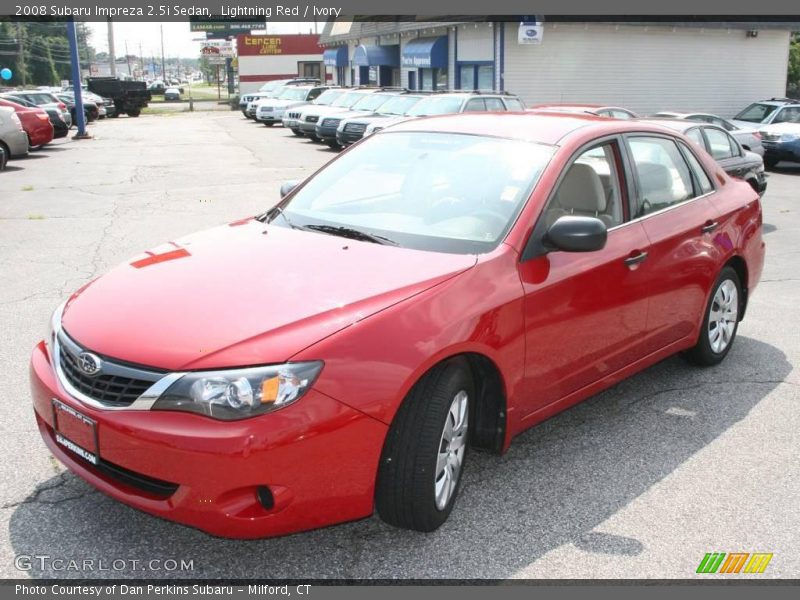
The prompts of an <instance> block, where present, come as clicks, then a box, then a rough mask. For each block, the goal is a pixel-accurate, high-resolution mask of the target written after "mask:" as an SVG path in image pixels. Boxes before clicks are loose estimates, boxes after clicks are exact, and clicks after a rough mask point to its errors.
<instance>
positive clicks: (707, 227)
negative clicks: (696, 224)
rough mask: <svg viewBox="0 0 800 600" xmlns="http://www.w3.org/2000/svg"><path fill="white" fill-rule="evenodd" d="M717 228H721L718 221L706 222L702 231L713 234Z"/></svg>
mask: <svg viewBox="0 0 800 600" xmlns="http://www.w3.org/2000/svg"><path fill="white" fill-rule="evenodd" d="M717 227H719V223H717V222H716V221H706V224H705V225H703V227H702V229H700V231H702V232H703V233H711V232H712V231H714V230H715V229H716V228H717Z"/></svg>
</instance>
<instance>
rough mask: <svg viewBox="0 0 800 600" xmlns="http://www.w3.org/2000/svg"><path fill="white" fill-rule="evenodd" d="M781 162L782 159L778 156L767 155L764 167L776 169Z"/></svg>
mask: <svg viewBox="0 0 800 600" xmlns="http://www.w3.org/2000/svg"><path fill="white" fill-rule="evenodd" d="M779 162H780V161H779V160H778V159H777V158H767V157H766V156H765V157H764V168H765V169H770V170H772V169H774V168H775V167H777V166H778V163H779Z"/></svg>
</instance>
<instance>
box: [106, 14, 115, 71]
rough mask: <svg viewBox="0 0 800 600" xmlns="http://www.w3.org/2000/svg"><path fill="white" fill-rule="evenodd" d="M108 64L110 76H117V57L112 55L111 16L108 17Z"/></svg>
mask: <svg viewBox="0 0 800 600" xmlns="http://www.w3.org/2000/svg"><path fill="white" fill-rule="evenodd" d="M108 66H109V67H110V68H111V76H112V77H116V76H117V57H116V56H115V55H114V23H112V22H111V17H109V19H108Z"/></svg>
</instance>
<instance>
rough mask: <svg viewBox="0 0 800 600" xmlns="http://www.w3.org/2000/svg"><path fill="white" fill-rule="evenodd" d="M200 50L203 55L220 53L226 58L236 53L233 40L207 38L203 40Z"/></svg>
mask: <svg viewBox="0 0 800 600" xmlns="http://www.w3.org/2000/svg"><path fill="white" fill-rule="evenodd" d="M200 52H201V54H203V55H218V56H224V57H226V58H233V56H234V55H235V52H234V49H233V42H231V41H228V40H207V41H205V42H203V47H202V48H201V49H200Z"/></svg>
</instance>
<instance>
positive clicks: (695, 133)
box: [686, 127, 708, 150]
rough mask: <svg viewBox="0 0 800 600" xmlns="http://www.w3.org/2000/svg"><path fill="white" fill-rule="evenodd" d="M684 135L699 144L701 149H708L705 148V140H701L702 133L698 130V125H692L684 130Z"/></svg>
mask: <svg viewBox="0 0 800 600" xmlns="http://www.w3.org/2000/svg"><path fill="white" fill-rule="evenodd" d="M686 137H688V138H689V139H690V140H692V141H693V142H694V143H695V144H697V145H698V146H700V147H701V148H702V149H703V150H708V149H707V148H706V143H705V140H703V134H702V133H701V132H700V128H699V127H694V128H693V129H690V130H689V131H687V132H686Z"/></svg>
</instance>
